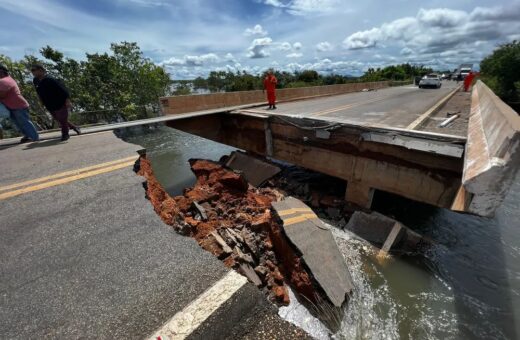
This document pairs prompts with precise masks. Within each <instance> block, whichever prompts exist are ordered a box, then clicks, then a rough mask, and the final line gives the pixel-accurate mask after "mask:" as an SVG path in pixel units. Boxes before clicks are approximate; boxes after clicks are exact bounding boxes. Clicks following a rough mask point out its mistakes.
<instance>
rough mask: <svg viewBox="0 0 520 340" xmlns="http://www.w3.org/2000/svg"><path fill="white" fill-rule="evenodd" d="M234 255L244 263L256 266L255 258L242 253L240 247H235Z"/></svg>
mask: <svg viewBox="0 0 520 340" xmlns="http://www.w3.org/2000/svg"><path fill="white" fill-rule="evenodd" d="M233 253H234V254H235V256H236V257H237V258H238V259H239V260H240V261H242V262H244V263H249V264H254V263H255V261H254V260H253V257H252V256H251V255H249V254H244V253H243V252H242V250H240V248H239V247H235V248H234V249H233Z"/></svg>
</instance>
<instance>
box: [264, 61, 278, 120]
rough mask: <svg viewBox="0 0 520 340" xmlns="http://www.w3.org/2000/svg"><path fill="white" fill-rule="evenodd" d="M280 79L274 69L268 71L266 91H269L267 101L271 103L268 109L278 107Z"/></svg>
mask: <svg viewBox="0 0 520 340" xmlns="http://www.w3.org/2000/svg"><path fill="white" fill-rule="evenodd" d="M277 83H278V80H277V79H276V77H275V76H274V74H273V71H271V70H269V71H267V75H266V77H265V79H264V91H267V101H268V103H269V108H268V110H271V109H272V110H275V109H276V84H277Z"/></svg>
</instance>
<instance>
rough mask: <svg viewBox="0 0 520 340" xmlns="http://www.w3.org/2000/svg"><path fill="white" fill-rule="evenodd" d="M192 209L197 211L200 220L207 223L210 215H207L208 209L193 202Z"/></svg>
mask: <svg viewBox="0 0 520 340" xmlns="http://www.w3.org/2000/svg"><path fill="white" fill-rule="evenodd" d="M192 207H193V209H194V210H195V211H196V213H197V214H199V215H200V218H201V219H202V220H203V221H207V220H208V215H207V214H206V209H204V207H203V206H202V205H200V204H198V203H197V202H195V201H193V202H192Z"/></svg>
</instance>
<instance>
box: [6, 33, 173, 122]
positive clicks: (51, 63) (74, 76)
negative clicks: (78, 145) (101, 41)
mask: <svg viewBox="0 0 520 340" xmlns="http://www.w3.org/2000/svg"><path fill="white" fill-rule="evenodd" d="M110 50H111V53H103V54H100V53H94V54H88V53H87V54H86V58H85V60H82V61H77V60H74V59H71V58H66V57H64V55H63V53H61V52H59V51H57V50H55V49H53V48H52V47H50V46H46V47H43V48H42V49H41V50H40V54H41V56H42V59H38V58H36V57H33V56H25V57H24V59H22V60H19V61H13V60H11V59H9V58H8V57H6V56H3V55H0V62H3V63H5V64H6V65H7V67H8V68H9V69H10V73H11V76H12V77H13V78H14V79H16V81H17V82H18V84H19V85H20V90H21V91H22V94H23V95H24V97H25V98H26V99H27V100H28V101H29V104H30V105H31V115H32V118H33V121H35V122H36V123H37V125H39V127H40V128H42V129H48V128H51V127H52V119H51V118H50V116H49V115H48V113H46V111H45V109H44V108H43V107H42V105H41V104H40V102H39V99H38V96H37V94H36V91H35V89H34V86H33V84H32V75H31V73H30V71H29V69H30V66H31V64H34V63H40V64H43V65H44V66H45V68H46V69H47V71H48V73H49V74H50V75H51V76H53V77H55V78H57V79H59V80H61V81H62V82H63V83H64V84H65V85H66V86H67V88H68V89H69V91H70V93H71V97H72V98H71V101H72V103H73V112H74V114H72V116H71V120H73V121H74V122H76V123H79V124H95V123H100V122H113V121H121V120H133V119H140V118H146V117H147V116H148V115H149V113H150V111H152V112H158V106H159V104H158V98H159V97H161V96H166V95H169V94H170V86H171V83H172V81H171V79H170V77H169V75H168V74H167V73H166V71H165V70H164V69H163V68H162V67H160V66H157V65H155V64H154V63H153V62H152V61H151V60H149V59H146V58H144V57H143V55H142V52H141V50H140V48H139V46H137V44H136V43H130V42H122V43H119V44H111V47H110Z"/></svg>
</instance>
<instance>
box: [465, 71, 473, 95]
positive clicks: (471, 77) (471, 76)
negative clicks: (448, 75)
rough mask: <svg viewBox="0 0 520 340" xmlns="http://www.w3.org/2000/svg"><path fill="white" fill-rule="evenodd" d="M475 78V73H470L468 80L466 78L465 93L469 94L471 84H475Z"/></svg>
mask: <svg viewBox="0 0 520 340" xmlns="http://www.w3.org/2000/svg"><path fill="white" fill-rule="evenodd" d="M473 78H475V74H474V73H473V72H470V73H468V75H467V76H466V78H464V91H465V92H468V90H469V88H470V86H471V83H473Z"/></svg>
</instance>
